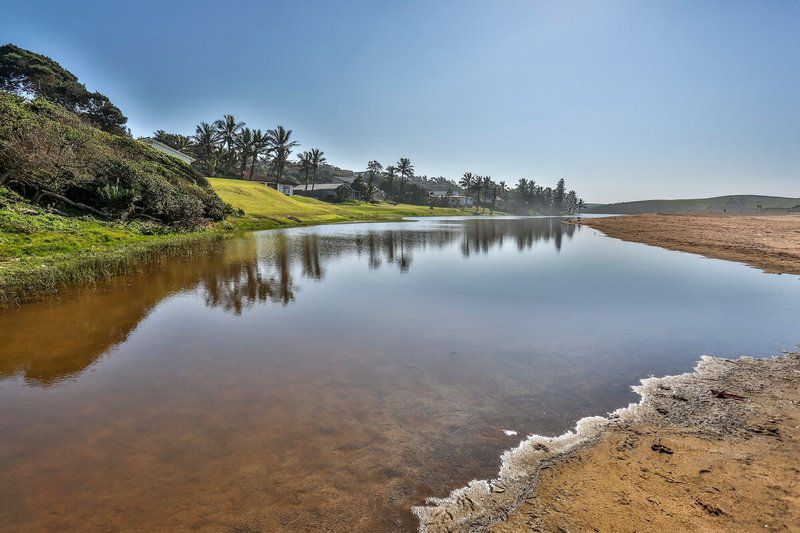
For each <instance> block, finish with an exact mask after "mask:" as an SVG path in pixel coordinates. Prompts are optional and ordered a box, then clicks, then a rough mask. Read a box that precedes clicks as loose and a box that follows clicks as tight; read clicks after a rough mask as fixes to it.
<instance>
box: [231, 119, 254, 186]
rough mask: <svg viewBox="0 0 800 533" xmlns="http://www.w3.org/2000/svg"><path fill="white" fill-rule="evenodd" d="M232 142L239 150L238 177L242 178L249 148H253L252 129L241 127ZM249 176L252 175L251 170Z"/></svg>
mask: <svg viewBox="0 0 800 533" xmlns="http://www.w3.org/2000/svg"><path fill="white" fill-rule="evenodd" d="M234 144H235V145H236V148H237V150H238V152H239V154H238V155H239V176H238V177H240V178H243V177H244V171H245V170H247V162H248V161H249V160H250V154H251V150H252V149H253V130H251V129H250V128H244V129H242V132H241V133H240V134H239V135H238V136H237V137H236V140H235V141H234ZM254 170H255V169H254ZM250 177H251V178H252V177H253V173H252V172H251V173H250Z"/></svg>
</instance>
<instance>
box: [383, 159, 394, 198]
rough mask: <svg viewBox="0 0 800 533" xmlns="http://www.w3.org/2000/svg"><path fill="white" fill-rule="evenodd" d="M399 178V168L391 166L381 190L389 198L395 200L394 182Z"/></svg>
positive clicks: (387, 170) (387, 169) (388, 168)
mask: <svg viewBox="0 0 800 533" xmlns="http://www.w3.org/2000/svg"><path fill="white" fill-rule="evenodd" d="M396 178H397V167H395V166H392V165H389V166H388V167H386V177H385V178H384V180H383V182H382V183H381V189H383V192H385V193H386V195H387V196H389V197H391V198H394V182H395V179H396Z"/></svg>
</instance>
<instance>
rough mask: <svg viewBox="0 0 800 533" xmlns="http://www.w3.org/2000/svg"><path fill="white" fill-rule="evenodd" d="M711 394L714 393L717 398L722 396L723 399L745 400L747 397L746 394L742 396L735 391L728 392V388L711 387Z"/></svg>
mask: <svg viewBox="0 0 800 533" xmlns="http://www.w3.org/2000/svg"><path fill="white" fill-rule="evenodd" d="M711 394H713V395H714V396H715V397H717V398H722V399H723V400H744V399H746V398H745V397H744V396H740V395H738V394H734V393H733V392H728V391H726V390H714V389H711Z"/></svg>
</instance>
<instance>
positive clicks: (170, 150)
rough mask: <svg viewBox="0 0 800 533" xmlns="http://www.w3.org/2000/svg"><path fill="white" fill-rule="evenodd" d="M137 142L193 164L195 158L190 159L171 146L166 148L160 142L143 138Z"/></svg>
mask: <svg viewBox="0 0 800 533" xmlns="http://www.w3.org/2000/svg"><path fill="white" fill-rule="evenodd" d="M139 140H140V141H142V142H143V143H146V144H149V145H150V146H152V147H153V148H156V149H157V150H161V151H162V152H164V153H166V154H169V155H171V156H173V157H177V158H178V159H180V160H186V159H188V160H189V162H190V163H194V162H195V158H194V157H192V156H190V155H188V154H184V153H183V152H181V151H180V150H176V149H175V148H173V147H171V146H167V145H166V144H164V143H162V142H159V141H157V140H155V139H151V138H150V137H145V138H143V139H139Z"/></svg>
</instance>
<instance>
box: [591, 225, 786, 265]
mask: <svg viewBox="0 0 800 533" xmlns="http://www.w3.org/2000/svg"><path fill="white" fill-rule="evenodd" d="M580 224H582V225H584V226H591V227H593V228H597V229H599V230H601V231H602V232H603V233H605V234H606V235H609V236H610V237H616V238H618V239H622V240H626V241H633V242H641V243H645V244H652V245H655V246H661V247H663V248H669V249H671V250H680V251H682V252H691V253H696V254H702V255H705V256H707V257H713V258H716V259H727V260H730V261H739V262H742V263H747V264H750V265H752V266H755V267H758V268H761V269H763V270H765V271H767V272H775V273H788V274H800V216H798V215H661V214H645V215H631V216H623V217H605V218H587V219H583V220H581V221H580Z"/></svg>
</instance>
